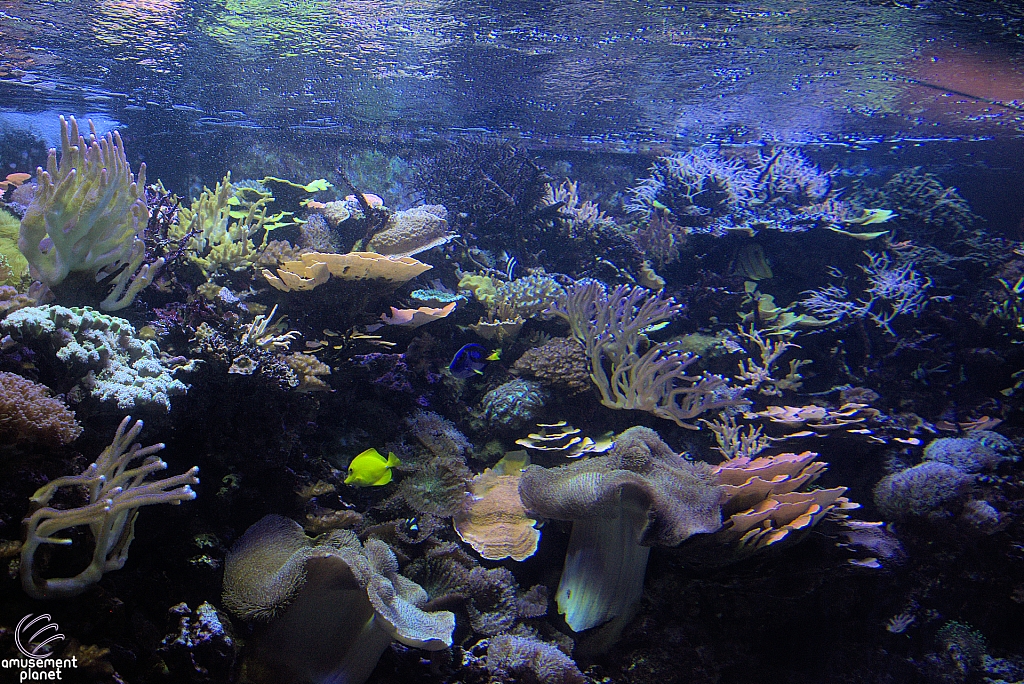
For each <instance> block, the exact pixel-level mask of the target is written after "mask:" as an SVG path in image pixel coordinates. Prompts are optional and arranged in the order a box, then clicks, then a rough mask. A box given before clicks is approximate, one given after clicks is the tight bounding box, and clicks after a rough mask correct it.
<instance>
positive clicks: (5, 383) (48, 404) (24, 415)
mask: <svg viewBox="0 0 1024 684" xmlns="http://www.w3.org/2000/svg"><path fill="white" fill-rule="evenodd" d="M80 434H82V426H81V425H79V424H78V421H76V420H75V414H74V413H72V412H71V411H70V410H68V408H67V407H66V406H65V405H64V404H63V403H62V402H61V401H59V400H57V399H54V398H53V397H51V396H50V391H49V390H48V389H47V388H46V386H45V385H40V384H39V383H36V382H32V381H31V380H28V379H27V378H23V377H21V376H20V375H15V374H14V373H6V372H0V440H2V441H4V442H8V443H10V442H37V443H39V444H43V445H50V446H54V445H57V444H68V443H69V442H73V441H75V439H77V437H78V435H80Z"/></svg>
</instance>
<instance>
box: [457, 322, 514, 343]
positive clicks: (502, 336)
mask: <svg viewBox="0 0 1024 684" xmlns="http://www.w3.org/2000/svg"><path fill="white" fill-rule="evenodd" d="M524 323H526V321H524V320H523V319H522V318H516V319H514V320H511V321H485V320H483V319H482V318H481V319H480V320H479V321H478V322H476V323H474V324H473V325H471V326H469V329H470V330H472V331H473V332H475V333H476V334H477V335H479V336H480V337H482V338H484V339H485V340H491V341H494V342H499V343H500V342H504V341H505V340H511V339H513V338H515V336H516V335H518V334H519V331H520V330H522V328H523V324H524Z"/></svg>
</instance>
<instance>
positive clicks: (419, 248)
mask: <svg viewBox="0 0 1024 684" xmlns="http://www.w3.org/2000/svg"><path fill="white" fill-rule="evenodd" d="M447 218H448V210H447V209H445V208H444V206H442V205H439V204H434V205H430V204H428V205H424V206H420V207H413V208H412V209H406V210H405V211H398V212H395V213H394V214H392V215H391V217H390V218H389V219H388V223H387V225H386V226H385V227H384V229H383V230H381V231H380V232H379V233H375V234H374V236H373V237H372V238H370V240H369V242H367V243H366V251H368V252H376V253H378V254H386V255H388V256H398V257H403V256H405V257H411V256H415V255H417V254H419V253H420V252H426V251H427V250H429V249H433V248H434V247H440V246H441V245H444V244H447V243H449V242H451V241H452V240H454V239H455V238H457V237H458V235H456V234H455V233H453V232H451V231H449V230H448V221H447Z"/></svg>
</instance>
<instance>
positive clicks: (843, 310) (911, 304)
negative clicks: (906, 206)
mask: <svg viewBox="0 0 1024 684" xmlns="http://www.w3.org/2000/svg"><path fill="white" fill-rule="evenodd" d="M865 254H866V255H867V257H868V263H867V264H866V265H861V267H860V268H861V270H862V271H864V273H865V274H866V275H867V280H868V287H867V288H865V290H864V294H865V295H866V299H858V300H856V301H852V300H851V299H850V293H849V290H847V289H846V288H845V287H841V286H839V285H829V286H827V287H824V288H822V289H820V290H809V291H807V292H805V293H804V294H806V295H807V297H806V298H804V299H803V300H801V301H800V304H801V305H803V307H804V308H806V309H807V310H808V311H810V312H811V313H813V314H815V315H816V316H824V317H826V318H829V319H831V322H837V321H840V320H842V319H843V318H844V317H849V318H868V319H870V320H872V321H874V323H875V324H876V325H877V326H878V327H880V328H882V329H883V330H884V331H885V332H887V333H889V334H890V335H896V333H895V332H894V331H893V329H892V327H891V325H890V324H891V323H892V321H893V320H894V319H895V318H896V317H897V316H901V315H903V314H910V315H912V316H914V317H917V316H918V314H920V313H921V312H922V311H923V310H924V307H925V306H926V305H927V304H928V294H927V290H928V288H929V287H931V284H932V280H931V278H929V277H928V276H922V275H921V274H920V273H918V272H917V271H916V270H914V264H913V263H904V264H902V265H900V266H895V267H894V266H893V265H892V262H891V260H890V259H889V255H887V254H874V253H872V252H865ZM876 304H877V305H878V306H876Z"/></svg>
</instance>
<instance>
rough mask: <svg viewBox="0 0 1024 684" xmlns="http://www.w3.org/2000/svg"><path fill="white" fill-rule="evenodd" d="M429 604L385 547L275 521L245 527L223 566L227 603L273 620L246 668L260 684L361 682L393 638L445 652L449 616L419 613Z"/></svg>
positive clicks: (240, 612) (243, 613)
mask: <svg viewBox="0 0 1024 684" xmlns="http://www.w3.org/2000/svg"><path fill="white" fill-rule="evenodd" d="M426 601H427V594H426V592H425V591H424V590H423V588H422V587H420V586H419V585H418V584H416V583H415V582H413V581H412V580H410V579H408V578H406V577H403V576H401V575H399V574H398V561H397V560H396V559H395V555H394V553H393V552H392V551H391V549H390V548H389V547H388V546H387V545H386V544H385V543H384V542H381V541H380V540H377V539H369V540H367V542H366V544H365V545H361V544H360V543H359V538H358V537H356V535H355V534H354V533H353V532H350V531H348V530H333V531H331V532H329V533H327V534H325V535H322V536H320V537H317V538H316V539H315V540H314V539H310V538H309V537H307V536H306V535H305V533H303V531H302V527H301V526H300V525H299V524H298V523H296V522H294V521H292V520H290V519H288V518H284V517H282V516H278V515H268V516H266V517H264V518H263V519H262V520H260V521H259V522H257V523H256V524H254V525H253V526H252V527H250V528H249V529H248V530H246V532H245V534H243V535H242V537H241V538H240V539H239V540H238V541H237V542H236V543H235V545H234V547H232V549H231V551H230V552H229V554H228V556H227V558H226V559H225V565H224V605H225V606H226V607H227V608H228V609H229V610H231V611H232V612H233V613H234V614H235V615H237V616H238V617H240V618H242V619H249V620H253V619H255V620H264V621H265V620H270V622H269V624H268V626H267V628H266V629H265V630H264V631H263V633H262V634H261V636H260V637H259V638H258V643H257V644H255V645H254V648H253V649H252V653H253V655H252V656H251V659H250V661H249V663H247V665H249V673H248V674H249V676H250V677H251V678H252V679H253V680H254V681H258V682H280V681H289V682H296V683H304V682H325V681H332V682H346V684H362V682H365V681H366V680H367V679H368V678H369V676H370V674H371V673H372V672H373V668H374V667H375V666H376V664H377V661H378V660H379V659H380V656H381V655H382V654H383V653H384V651H385V650H386V649H387V647H388V645H389V644H390V643H391V640H392V639H397V640H398V641H401V642H402V643H403V644H406V645H408V646H413V647H416V648H423V649H427V650H441V649H444V648H447V647H449V646H451V643H452V632H453V631H454V629H455V616H454V615H453V614H452V613H449V612H447V611H438V612H430V613H428V612H424V611H422V610H420V609H419V608H418V606H419V605H422V604H423V603H425V602H426Z"/></svg>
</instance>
